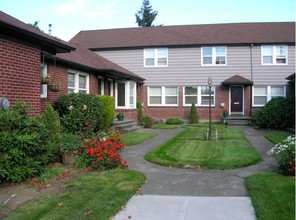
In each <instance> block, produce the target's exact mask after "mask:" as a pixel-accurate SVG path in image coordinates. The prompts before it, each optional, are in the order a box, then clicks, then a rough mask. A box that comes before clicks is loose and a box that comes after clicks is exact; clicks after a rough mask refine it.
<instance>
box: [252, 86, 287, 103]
mask: <svg viewBox="0 0 296 220" xmlns="http://www.w3.org/2000/svg"><path fill="white" fill-rule="evenodd" d="M285 93H286V87H285V86H254V87H253V106H264V105H265V104H266V103H267V102H269V101H270V100H271V99H272V98H275V97H285Z"/></svg>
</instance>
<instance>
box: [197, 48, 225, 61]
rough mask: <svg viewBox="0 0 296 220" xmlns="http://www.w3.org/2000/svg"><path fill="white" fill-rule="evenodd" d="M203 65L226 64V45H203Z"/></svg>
mask: <svg viewBox="0 0 296 220" xmlns="http://www.w3.org/2000/svg"><path fill="white" fill-rule="evenodd" d="M201 51H202V62H201V63H202V65H226V47H202V48H201Z"/></svg>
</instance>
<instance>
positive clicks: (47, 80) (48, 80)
mask: <svg viewBox="0 0 296 220" xmlns="http://www.w3.org/2000/svg"><path fill="white" fill-rule="evenodd" d="M49 82H50V75H47V76H46V77H43V76H41V77H40V83H41V84H48V83H49Z"/></svg>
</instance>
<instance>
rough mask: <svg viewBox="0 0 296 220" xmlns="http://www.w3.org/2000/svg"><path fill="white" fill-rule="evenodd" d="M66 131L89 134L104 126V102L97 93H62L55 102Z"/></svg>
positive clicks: (55, 107) (83, 134)
mask: <svg viewBox="0 0 296 220" xmlns="http://www.w3.org/2000/svg"><path fill="white" fill-rule="evenodd" d="M54 109H55V110H57V111H58V113H59V116H60V118H61V124H62V127H63V129H64V130H65V133H72V134H79V135H82V136H87V135H88V134H91V133H93V132H96V131H98V130H99V129H100V128H101V127H103V126H102V124H100V122H102V103H101V101H100V99H99V97H98V96H97V95H92V94H84V93H77V94H75V93H72V94H67V95H62V96H61V97H60V98H59V99H58V100H57V101H56V102H55V104H54Z"/></svg>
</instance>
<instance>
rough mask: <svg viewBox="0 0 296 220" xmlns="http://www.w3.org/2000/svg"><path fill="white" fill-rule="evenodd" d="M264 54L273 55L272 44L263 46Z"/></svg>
mask: <svg viewBox="0 0 296 220" xmlns="http://www.w3.org/2000/svg"><path fill="white" fill-rule="evenodd" d="M263 54H264V55H272V46H264V47H263Z"/></svg>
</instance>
